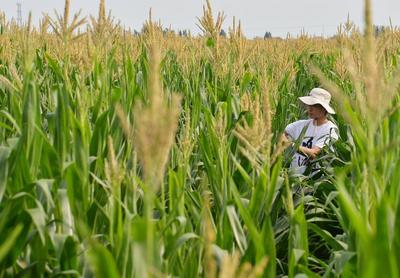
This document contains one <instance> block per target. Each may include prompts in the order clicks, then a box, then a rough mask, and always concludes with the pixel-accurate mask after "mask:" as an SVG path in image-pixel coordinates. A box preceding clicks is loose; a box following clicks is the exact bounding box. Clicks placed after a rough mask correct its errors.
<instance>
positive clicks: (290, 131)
mask: <svg viewBox="0 0 400 278" xmlns="http://www.w3.org/2000/svg"><path fill="white" fill-rule="evenodd" d="M299 99H300V101H301V102H302V103H304V104H305V106H306V109H307V112H308V116H309V119H307V120H299V121H296V122H294V123H291V124H289V125H288V126H286V128H285V135H286V137H287V138H288V139H289V140H291V141H294V142H299V143H300V146H299V148H298V149H297V150H296V152H295V153H294V155H293V158H292V161H291V164H290V168H291V171H292V172H293V173H295V174H304V172H305V170H306V168H307V166H308V165H309V163H310V162H311V161H312V160H313V159H315V158H316V157H317V156H318V154H319V153H320V152H321V150H322V149H323V148H324V147H326V146H328V147H329V146H330V145H331V144H332V143H333V142H334V141H336V140H337V139H338V138H339V136H338V128H337V126H336V125H335V124H334V123H333V122H331V121H330V120H328V118H327V116H328V114H335V111H334V110H333V108H332V107H331V106H330V100H331V94H330V93H329V92H328V91H327V90H324V89H322V88H314V89H312V90H311V91H310V93H309V95H308V96H304V97H300V98H299ZM314 170H317V169H315V166H314V168H313V171H314Z"/></svg>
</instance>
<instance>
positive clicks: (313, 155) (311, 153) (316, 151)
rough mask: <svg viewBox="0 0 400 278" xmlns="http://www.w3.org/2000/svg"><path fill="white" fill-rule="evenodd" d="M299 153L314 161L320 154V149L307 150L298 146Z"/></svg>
mask: <svg viewBox="0 0 400 278" xmlns="http://www.w3.org/2000/svg"><path fill="white" fill-rule="evenodd" d="M299 152H302V153H303V154H305V155H306V156H308V157H310V158H312V159H314V158H316V157H317V155H318V154H319V153H320V152H321V148H320V147H313V148H311V149H310V148H307V147H303V146H300V147H299Z"/></svg>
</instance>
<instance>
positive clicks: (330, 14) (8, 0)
mask: <svg viewBox="0 0 400 278" xmlns="http://www.w3.org/2000/svg"><path fill="white" fill-rule="evenodd" d="M17 2H20V3H22V15H23V19H24V20H26V19H27V17H28V13H29V11H32V14H33V18H34V20H35V22H37V20H38V19H39V18H40V17H41V15H42V13H43V12H46V13H49V14H50V15H54V10H57V11H58V12H59V13H62V11H63V6H64V0H0V10H1V11H3V12H5V13H6V16H7V18H9V19H11V18H12V17H14V18H16V17H17V5H16V3H17ZM211 3H212V6H213V10H214V14H215V15H216V13H217V12H218V11H224V13H225V15H226V19H225V22H224V26H223V28H224V29H225V30H226V31H227V30H228V28H229V26H231V24H232V18H233V16H235V17H236V19H237V20H240V21H241V22H242V27H243V31H244V34H245V35H246V36H247V37H248V38H252V37H255V36H261V37H262V36H263V35H264V33H265V32H266V31H269V32H271V33H272V35H273V36H281V37H285V36H286V34H287V33H291V34H292V35H294V36H296V35H298V34H299V33H300V32H301V31H302V30H304V31H305V32H307V33H308V34H310V35H322V34H324V35H332V34H334V33H336V30H337V26H338V25H339V24H340V23H344V22H345V21H346V18H347V15H349V16H350V20H352V21H353V22H354V23H356V24H357V25H358V26H360V27H361V26H362V22H363V3H364V1H363V0H245V1H243V0H212V1H211ZM372 3H373V17H374V23H375V24H376V25H389V24H390V21H389V18H391V20H392V23H393V25H395V26H400V0H372ZM203 4H205V1H202V0H106V9H107V11H108V10H110V9H111V11H112V14H113V16H114V17H115V18H116V19H117V20H119V21H120V22H121V24H123V25H125V26H126V27H127V28H128V27H129V28H131V29H136V30H140V29H141V27H142V25H143V23H144V21H145V20H146V19H147V18H148V13H149V9H150V8H152V14H153V19H154V20H160V21H161V23H162V25H163V26H164V27H170V26H171V27H172V29H174V30H182V29H189V30H191V31H192V33H193V34H197V33H199V28H198V27H197V26H196V23H197V17H200V16H201V15H202V12H203V10H202V7H203ZM98 5H99V1H98V0H81V1H78V0H71V8H72V11H73V12H75V11H77V10H79V9H82V15H85V16H86V15H89V14H94V15H97V14H98Z"/></svg>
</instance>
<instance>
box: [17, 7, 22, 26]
mask: <svg viewBox="0 0 400 278" xmlns="http://www.w3.org/2000/svg"><path fill="white" fill-rule="evenodd" d="M17 23H18V25H19V26H21V25H22V4H21V3H20V2H18V3H17Z"/></svg>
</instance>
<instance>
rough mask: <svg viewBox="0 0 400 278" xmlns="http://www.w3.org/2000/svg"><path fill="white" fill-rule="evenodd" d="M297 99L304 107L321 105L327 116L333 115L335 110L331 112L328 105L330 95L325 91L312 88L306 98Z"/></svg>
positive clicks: (331, 109)
mask: <svg viewBox="0 0 400 278" xmlns="http://www.w3.org/2000/svg"><path fill="white" fill-rule="evenodd" d="M299 99H300V101H301V102H303V103H304V104H306V105H315V104H321V105H322V107H324V108H325V110H326V111H327V112H328V113H329V114H335V110H333V108H332V107H331V106H330V104H329V103H330V101H331V94H330V93H329V92H328V91H327V90H324V89H322V88H314V89H312V90H311V91H310V93H309V94H308V96H305V97H299Z"/></svg>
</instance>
